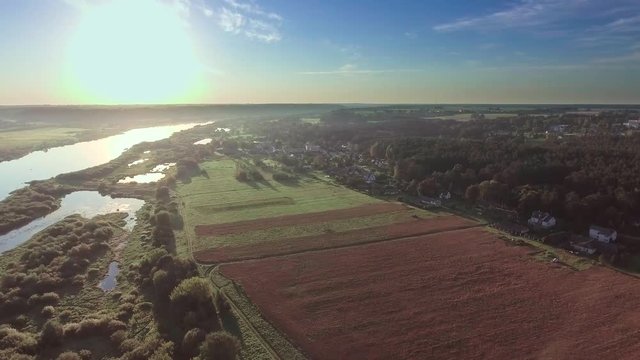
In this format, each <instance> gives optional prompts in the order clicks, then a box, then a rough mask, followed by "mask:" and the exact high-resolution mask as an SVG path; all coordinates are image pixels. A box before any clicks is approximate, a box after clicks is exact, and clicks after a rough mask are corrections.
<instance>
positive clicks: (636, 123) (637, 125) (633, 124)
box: [624, 119, 640, 130]
mask: <svg viewBox="0 0 640 360" xmlns="http://www.w3.org/2000/svg"><path fill="white" fill-rule="evenodd" d="M624 125H625V126H626V127H627V128H629V129H634V130H637V129H640V119H639V120H629V121H628V122H626V123H624Z"/></svg>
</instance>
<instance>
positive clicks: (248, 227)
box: [194, 202, 407, 236]
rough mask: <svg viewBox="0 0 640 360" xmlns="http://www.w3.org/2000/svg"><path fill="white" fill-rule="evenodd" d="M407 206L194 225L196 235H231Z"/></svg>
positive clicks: (369, 206)
mask: <svg viewBox="0 0 640 360" xmlns="http://www.w3.org/2000/svg"><path fill="white" fill-rule="evenodd" d="M406 208H407V207H406V206H405V205H404V204H401V203H396V202H386V203H384V202H383V203H377V204H367V205H360V206H356V207H350V208H344V209H336V210H327V211H320V212H311V213H302V214H294V215H284V216H274V217H268V218H259V219H253V220H242V221H234V222H227V223H221V224H212V225H196V226H195V227H194V232H195V234H196V236H218V235H230V234H235V233H240V232H246V231H255V230H264V229H268V228H271V227H280V226H293V225H296V226H299V225H306V224H313V223H317V222H328V221H333V220H343V219H348V218H356V217H363V216H371V215H377V214H383V213H387V212H390V211H393V210H400V209H406ZM238 230H241V231H238Z"/></svg>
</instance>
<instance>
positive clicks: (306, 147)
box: [304, 143, 322, 152]
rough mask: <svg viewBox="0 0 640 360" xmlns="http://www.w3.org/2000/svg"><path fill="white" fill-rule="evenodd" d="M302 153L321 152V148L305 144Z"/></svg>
mask: <svg viewBox="0 0 640 360" xmlns="http://www.w3.org/2000/svg"><path fill="white" fill-rule="evenodd" d="M304 151H306V152H320V151H322V148H321V147H320V146H319V145H314V144H311V143H306V144H305V145H304Z"/></svg>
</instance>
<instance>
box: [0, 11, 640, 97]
mask: <svg viewBox="0 0 640 360" xmlns="http://www.w3.org/2000/svg"><path fill="white" fill-rule="evenodd" d="M147 103H150V104H155V103H241V104H242V103H430V104H431V103H465V104H468V103H527V104H533V103H599V104H605V103H615V104H628V103H633V104H636V103H640V1H638V0H606V1H605V0H510V1H492V0H483V1H457V0H421V1H418V0H416V1H406V0H395V1H393V0H389V1H382V0H369V1H364V0H358V1H355V0H352V1H349V0H304V1H291V0H0V104H2V105H14V104H147Z"/></svg>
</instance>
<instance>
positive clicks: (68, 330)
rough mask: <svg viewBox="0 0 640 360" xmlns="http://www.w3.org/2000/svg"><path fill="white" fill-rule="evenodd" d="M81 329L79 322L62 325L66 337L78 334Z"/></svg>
mask: <svg viewBox="0 0 640 360" xmlns="http://www.w3.org/2000/svg"><path fill="white" fill-rule="evenodd" d="M79 329H80V324H78V323H69V324H65V325H64V326H63V327H62V330H63V333H64V336H65V337H73V336H76V335H78V330H79Z"/></svg>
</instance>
